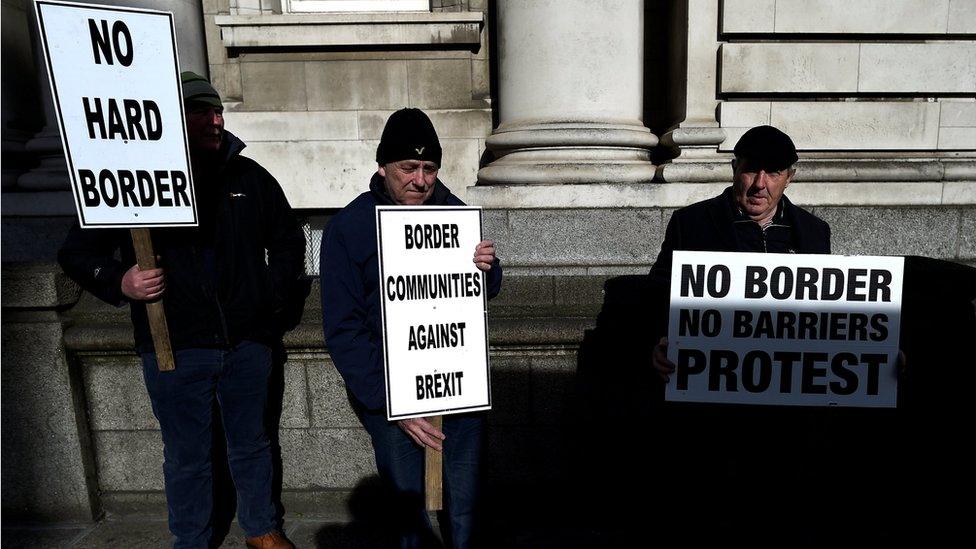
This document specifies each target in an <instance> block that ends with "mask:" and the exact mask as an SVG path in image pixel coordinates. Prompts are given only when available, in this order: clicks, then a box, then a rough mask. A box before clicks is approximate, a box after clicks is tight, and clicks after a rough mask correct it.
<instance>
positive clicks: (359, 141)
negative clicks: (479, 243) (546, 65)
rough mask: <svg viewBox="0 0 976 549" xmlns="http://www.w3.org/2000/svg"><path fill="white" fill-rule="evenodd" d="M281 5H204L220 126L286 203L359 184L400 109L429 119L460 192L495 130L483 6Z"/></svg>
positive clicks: (448, 176) (334, 201)
mask: <svg viewBox="0 0 976 549" xmlns="http://www.w3.org/2000/svg"><path fill="white" fill-rule="evenodd" d="M283 6H284V7H283ZM287 7H288V6H287V5H286V4H285V3H281V2H277V3H276V2H270V3H269V2H267V1H266V0H265V1H258V0H230V1H228V0H214V1H207V2H204V5H203V10H204V23H205V27H206V29H207V51H208V55H209V60H210V73H211V77H212V79H213V82H214V85H215V86H216V87H217V88H218V90H220V91H221V93H223V95H224V97H225V101H226V112H225V119H226V127H227V129H229V130H230V131H231V132H233V133H235V134H236V135H238V136H239V137H240V138H241V139H243V140H244V142H245V143H247V144H248V145H249V146H248V149H247V151H246V152H245V155H247V156H250V157H252V158H254V159H255V160H257V161H258V162H259V163H261V164H262V165H263V166H265V167H266V168H268V170H269V171H270V172H271V173H273V174H274V175H275V176H276V177H277V178H278V180H279V182H280V183H281V184H282V187H283V188H284V190H285V194H286V195H287V196H288V199H289V201H290V202H291V204H292V206H293V207H296V208H316V209H317V208H339V207H342V206H344V205H346V204H347V203H348V202H349V201H351V200H352V199H353V198H355V197H356V195H358V194H359V193H361V192H363V191H364V190H365V189H366V188H367V185H368V182H369V178H370V176H371V175H372V174H373V173H374V172H375V171H376V162H375V153H376V146H377V144H378V143H379V138H380V135H381V133H382V130H383V125H384V124H385V121H386V118H387V117H388V116H389V115H390V114H391V113H392V112H393V111H395V110H397V109H400V108H403V107H418V108H421V109H424V110H425V111H426V112H427V113H428V114H429V115H430V116H431V118H432V119H433V122H434V125H435V127H436V128H437V129H438V132H439V134H440V138H441V144H442V146H443V148H444V165H443V167H442V169H441V173H440V177H441V179H442V180H443V181H444V182H446V183H447V184H448V185H449V186H450V187H451V188H452V189H454V190H455V192H457V193H458V194H459V195H461V196H462V197H463V195H464V189H465V188H466V187H467V186H469V185H472V184H474V182H475V181H476V173H477V169H478V165H479V158H480V155H481V152H482V151H483V150H484V140H485V137H487V136H488V134H489V133H490V132H491V110H490V105H489V101H488V96H489V89H488V87H489V84H488V82H489V79H488V47H487V31H486V30H484V26H485V21H484V19H485V18H484V15H483V12H484V11H485V10H486V7H485V5H484V3H479V2H461V1H457V2H437V3H436V4H435V5H434V6H433V9H432V11H431V12H429V13H420V14H417V13H411V12H405V13H378V14H370V13H352V14H350V13H328V12H323V13H297V12H296V13H288V12H287ZM299 166H300V167H301V168H300V169H296V167H299Z"/></svg>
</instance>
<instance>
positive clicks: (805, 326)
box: [666, 252, 904, 407]
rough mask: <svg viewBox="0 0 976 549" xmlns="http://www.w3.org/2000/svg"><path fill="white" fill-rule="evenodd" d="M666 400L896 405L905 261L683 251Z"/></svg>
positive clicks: (677, 260) (677, 264)
mask: <svg viewBox="0 0 976 549" xmlns="http://www.w3.org/2000/svg"><path fill="white" fill-rule="evenodd" d="M673 265H674V266H673V268H672V273H671V311H670V320H669V323H670V325H669V328H668V342H669V345H668V358H669V359H670V360H671V361H672V362H673V363H674V364H675V365H676V369H675V372H674V375H673V376H672V379H671V383H669V384H668V385H667V389H666V398H667V400H669V401H688V402H716V403H718V402H722V403H741V404H780V405H801V406H828V405H837V406H858V407H894V406H895V405H896V400H897V372H896V361H897V354H898V336H899V329H900V321H901V296H902V275H903V267H904V258H901V257H868V256H836V255H835V256H830V255H801V254H758V253H756V254H754V253H719V252H675V253H674V263H673Z"/></svg>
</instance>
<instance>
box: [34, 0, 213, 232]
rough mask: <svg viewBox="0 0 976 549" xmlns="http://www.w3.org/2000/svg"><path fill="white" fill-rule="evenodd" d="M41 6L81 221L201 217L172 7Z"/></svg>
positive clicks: (40, 2) (163, 221)
mask: <svg viewBox="0 0 976 549" xmlns="http://www.w3.org/2000/svg"><path fill="white" fill-rule="evenodd" d="M34 6H35V9H36V10H37V21H38V25H39V27H40V32H41V38H42V40H41V43H42V44H43V46H44V57H45V60H46V62H47V68H48V74H50V76H51V89H52V91H53V92H54V102H55V106H56V108H57V113H58V124H59V126H60V129H61V140H62V142H63V144H64V151H65V156H66V157H67V161H68V170H69V171H70V173H71V184H72V190H73V191H74V197H75V204H76V206H77V208H78V219H79V221H80V223H81V226H82V227H133V228H134V227H158V226H186V225H196V224H197V216H196V206H195V204H194V198H193V197H194V194H193V181H192V175H191V171H190V165H189V160H188V158H189V151H188V148H187V140H186V128H185V125H184V119H183V100H182V94H181V89H180V69H179V60H178V59H177V54H176V46H175V44H176V31H175V29H174V26H173V15H172V14H170V13H166V12H159V11H150V10H142V9H134V8H122V7H111V8H109V7H105V6H97V5H92V4H75V3H70V4H69V3H61V2H52V1H49V0H35V4H34Z"/></svg>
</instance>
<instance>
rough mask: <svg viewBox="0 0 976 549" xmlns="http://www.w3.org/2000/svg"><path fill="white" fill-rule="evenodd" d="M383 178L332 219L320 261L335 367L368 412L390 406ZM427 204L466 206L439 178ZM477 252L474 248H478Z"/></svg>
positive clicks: (494, 291) (497, 277)
mask: <svg viewBox="0 0 976 549" xmlns="http://www.w3.org/2000/svg"><path fill="white" fill-rule="evenodd" d="M393 204H394V202H393V200H392V199H391V198H390V196H389V195H388V194H387V192H386V189H385V187H384V185H383V178H382V177H380V175H379V174H374V175H373V178H372V180H371V181H370V184H369V191H367V192H364V193H363V194H361V195H359V197H357V198H356V199H355V200H353V201H352V202H350V203H349V204H348V205H347V206H346V207H345V208H343V209H342V211H340V212H339V213H338V214H336V216H335V217H334V218H333V219H332V221H331V222H330V223H329V226H328V228H327V229H326V231H325V235H324V236H323V237H322V249H321V259H320V261H319V265H320V269H319V271H320V273H321V275H320V276H321V280H322V283H321V289H322V327H323V330H324V332H325V343H326V345H327V346H328V348H329V355H330V356H331V357H332V361H333V362H334V363H335V366H336V369H338V370H339V373H340V374H342V378H343V379H344V380H345V382H346V387H347V388H348V389H349V391H350V392H351V393H352V395H353V396H354V397H355V399H356V400H357V401H358V402H359V403H360V404H361V405H362V406H364V407H365V408H367V409H369V410H381V409H383V408H385V407H386V382H385V377H384V373H383V326H382V322H381V313H380V293H379V292H380V281H379V267H378V262H377V257H376V206H377V205H387V206H389V205H393ZM424 205H425V206H463V205H464V202H461V199H459V198H458V197H456V196H454V195H453V194H451V191H449V190H448V189H447V187H445V186H444V184H442V183H441V182H440V181H437V182H436V183H435V187H434V192H433V194H432V195H431V197H430V198H429V199H427V201H426V202H425V203H424ZM473 251H474V250H472V252H473ZM485 283H486V286H487V297H488V299H491V298H493V297H495V296H496V295H498V292H499V290H500V289H501V285H502V269H501V265H500V264H499V261H498V258H495V262H494V263H493V264H492V267H491V270H489V271H488V272H487V273H486V276H485Z"/></svg>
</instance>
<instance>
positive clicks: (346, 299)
mask: <svg viewBox="0 0 976 549" xmlns="http://www.w3.org/2000/svg"><path fill="white" fill-rule="evenodd" d="M376 163H377V164H378V168H377V170H376V173H375V174H374V175H373V177H372V179H371V180H370V183H369V191H367V192H364V193H363V194H361V195H359V197H357V198H356V199H355V200H353V201H352V202H351V203H350V204H349V205H347V206H346V207H345V208H343V209H342V211H340V212H339V213H338V214H336V216H335V218H333V219H332V221H331V222H330V223H329V226H328V230H327V231H326V233H325V235H324V237H323V239H322V255H321V261H320V263H319V264H320V266H321V269H320V270H321V273H322V274H321V278H322V280H321V281H322V284H321V288H322V324H323V329H324V331H325V342H326V345H327V346H328V349H329V354H330V355H331V357H332V360H333V362H334V363H335V366H336V368H337V369H338V370H339V373H340V374H342V377H343V379H344V380H345V382H346V389H347V391H348V393H349V397H350V402H351V403H352V406H353V409H354V410H355V412H356V415H357V416H358V417H359V420H360V421H361V422H362V424H363V426H364V427H365V428H366V431H367V432H368V433H369V436H370V438H371V440H372V443H373V451H374V453H375V457H376V468H377V469H378V471H379V474H380V477H381V478H382V480H383V481H384V484H385V485H386V486H387V488H388V489H390V490H391V492H392V496H391V498H390V500H391V501H390V502H389V503H390V504H391V505H392V506H393V508H394V509H395V514H396V515H397V516H396V517H395V523H396V524H395V528H396V534H397V536H398V537H399V544H400V546H401V547H425V546H430V545H432V544H435V542H433V541H432V540H433V539H434V538H433V535H432V532H431V526H430V521H429V519H428V517H427V514H426V512H424V506H423V482H424V471H423V461H424V447H425V446H428V447H431V448H434V449H437V450H442V449H443V452H444V490H445V493H446V504H447V512H448V515H449V519H450V520H449V523H450V535H449V536H448V538H449V540H450V543H451V546H452V547H455V548H463V547H468V546H470V544H471V539H472V530H473V527H474V518H475V514H474V508H475V503H476V500H477V493H478V468H479V463H480V455H481V445H482V423H483V417H482V414H478V413H474V414H454V415H448V416H445V417H444V430H443V431H440V430H438V429H436V428H434V426H433V425H431V423H430V422H428V421H427V420H426V419H424V418H414V419H406V420H400V421H393V422H391V421H388V420H387V419H386V412H385V410H386V387H385V381H384V374H383V347H382V341H383V330H382V326H381V318H380V295H379V290H380V288H379V280H378V277H379V270H378V264H377V256H376V254H377V252H376V213H375V210H376V206H378V205H404V206H406V205H426V206H461V205H463V204H464V203H463V202H461V200H460V199H459V198H457V197H456V196H454V195H453V194H451V192H450V191H449V190H448V189H447V187H445V186H444V184H443V183H441V182H440V180H438V179H437V172H438V169H439V168H440V164H441V146H440V141H439V140H438V138H437V132H436V131H435V130H434V126H433V124H431V122H430V119H429V118H427V115H426V114H424V113H423V112H422V111H420V110H418V109H401V110H399V111H397V112H395V113H393V114H392V115H391V116H390V118H389V120H387V123H386V127H385V128H384V129H383V135H382V138H381V139H380V144H379V146H378V147H377V149H376ZM473 252H474V253H473V257H472V261H473V262H474V263H475V265H477V267H478V269H480V270H482V271H485V273H486V278H487V285H488V298H489V299H491V298H493V297H494V296H495V295H497V294H498V291H499V289H500V288H501V279H502V273H501V266H500V265H499V262H498V259H497V258H496V257H495V246H494V243H492V241H490V240H485V241H482V242H480V243H479V244H478V245H477V246H476V247H475V249H474V251H473Z"/></svg>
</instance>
